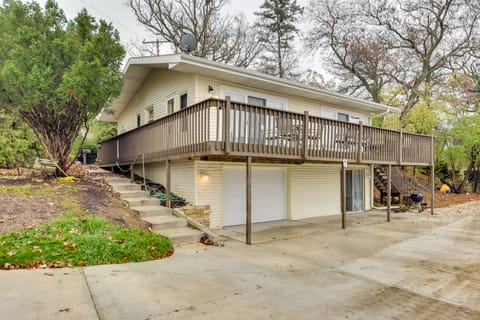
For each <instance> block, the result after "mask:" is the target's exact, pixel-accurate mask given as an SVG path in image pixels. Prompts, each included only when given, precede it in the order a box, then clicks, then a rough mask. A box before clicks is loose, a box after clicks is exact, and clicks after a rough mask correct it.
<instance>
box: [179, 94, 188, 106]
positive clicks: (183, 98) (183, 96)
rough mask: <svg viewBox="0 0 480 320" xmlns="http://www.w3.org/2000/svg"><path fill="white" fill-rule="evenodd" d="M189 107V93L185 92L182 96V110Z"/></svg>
mask: <svg viewBox="0 0 480 320" xmlns="http://www.w3.org/2000/svg"><path fill="white" fill-rule="evenodd" d="M186 107H187V94H186V93H184V94H182V95H181V96H180V110H183V109H185V108H186Z"/></svg>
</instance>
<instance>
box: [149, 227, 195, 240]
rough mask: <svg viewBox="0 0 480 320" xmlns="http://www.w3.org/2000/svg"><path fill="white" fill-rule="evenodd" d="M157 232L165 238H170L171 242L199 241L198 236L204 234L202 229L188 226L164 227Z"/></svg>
mask: <svg viewBox="0 0 480 320" xmlns="http://www.w3.org/2000/svg"><path fill="white" fill-rule="evenodd" d="M157 232H158V233H160V234H161V235H163V236H165V237H167V238H170V241H171V242H172V244H183V243H195V242H199V241H200V238H201V237H203V235H204V233H203V232H202V231H199V230H196V229H192V228H188V227H184V228H173V229H165V230H161V231H157Z"/></svg>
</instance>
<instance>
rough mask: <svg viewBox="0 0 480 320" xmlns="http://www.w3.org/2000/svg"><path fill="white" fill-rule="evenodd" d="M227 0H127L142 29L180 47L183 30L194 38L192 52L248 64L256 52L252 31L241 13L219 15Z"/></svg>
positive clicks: (219, 59) (229, 62) (177, 47)
mask: <svg viewBox="0 0 480 320" xmlns="http://www.w3.org/2000/svg"><path fill="white" fill-rule="evenodd" d="M226 3H227V0H128V1H127V5H128V6H129V7H130V8H131V9H132V10H133V12H134V14H135V16H136V18H137V20H138V21H139V22H140V23H141V24H143V25H144V26H145V28H146V29H148V30H149V31H151V32H153V33H154V34H156V35H158V36H159V37H161V39H162V40H165V41H168V42H170V43H172V44H173V45H174V47H175V49H176V50H177V52H180V51H181V45H180V38H181V36H182V34H183V33H186V32H187V33H190V34H192V35H193V36H194V37H195V39H196V41H197V48H196V50H195V51H194V52H193V54H194V55H196V56H199V57H206V58H209V59H211V60H213V61H218V62H223V63H227V64H233V65H235V66H240V67H248V66H249V65H250V64H251V63H252V61H253V60H254V59H255V58H256V57H257V56H258V54H259V52H260V46H259V43H258V41H257V35H256V32H255V30H254V29H253V28H251V26H250V25H249V24H248V22H246V19H245V18H244V17H242V16H228V15H221V14H220V10H221V9H222V8H223V7H224V5H225V4H226Z"/></svg>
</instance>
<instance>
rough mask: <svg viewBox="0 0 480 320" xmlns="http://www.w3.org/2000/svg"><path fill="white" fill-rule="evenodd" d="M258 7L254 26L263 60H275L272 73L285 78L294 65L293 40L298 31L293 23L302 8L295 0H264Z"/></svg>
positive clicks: (298, 16) (300, 13) (301, 12)
mask: <svg viewBox="0 0 480 320" xmlns="http://www.w3.org/2000/svg"><path fill="white" fill-rule="evenodd" d="M260 9H261V10H260V11H259V12H255V15H256V16H258V17H259V20H258V22H257V23H256V24H255V26H256V27H257V28H259V32H260V41H261V43H262V45H263V47H264V51H265V53H264V58H263V60H264V61H265V60H266V61H270V62H271V61H272V60H273V61H275V65H276V68H275V69H276V70H275V72H274V74H275V75H278V76H279V77H280V78H285V77H286V76H288V74H287V73H288V72H289V71H291V69H292V68H293V65H294V61H295V59H294V55H293V42H294V40H295V36H296V35H297V33H298V28H297V27H296V26H295V23H296V22H297V21H298V19H299V18H300V16H301V15H302V14H303V8H302V7H301V6H299V5H297V1H296V0H293V1H292V0H265V1H264V2H263V4H262V5H261V6H260ZM262 64H263V65H265V63H262ZM268 65H269V66H270V65H271V63H269V64H268ZM268 70H271V68H268ZM268 70H264V71H267V72H269V71H268ZM269 73H271V71H270V72H269Z"/></svg>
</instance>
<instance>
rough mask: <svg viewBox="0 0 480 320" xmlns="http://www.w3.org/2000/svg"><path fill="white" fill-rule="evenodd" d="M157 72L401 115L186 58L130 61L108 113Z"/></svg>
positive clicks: (108, 116)
mask: <svg viewBox="0 0 480 320" xmlns="http://www.w3.org/2000/svg"><path fill="white" fill-rule="evenodd" d="M154 69H168V70H174V71H179V72H185V73H192V74H199V75H203V76H206V77H211V78H215V79H219V80H224V81H228V82H232V83H235V84H239V85H245V86H249V87H254V88H258V89H263V90H266V91H273V92H278V93H281V94H282V95H291V96H298V97H303V98H308V99H312V100H317V101H319V102H323V103H328V104H333V105H339V106H345V107H349V108H353V109H358V110H362V111H367V112H372V113H378V112H385V111H390V112H394V113H399V112H400V109H398V108H394V107H388V106H385V105H382V104H379V103H375V102H370V101H367V100H363V99H359V98H354V97H350V96H348V95H344V94H339V93H336V92H332V91H328V90H324V89H318V88H314V87H310V86H306V85H303V84H301V83H298V82H294V81H290V80H285V79H281V78H278V77H275V76H271V75H267V74H264V73H260V72H256V71H252V70H248V69H243V68H239V67H234V66H230V65H226V64H223V63H218V62H213V61H209V60H207V59H204V58H199V57H194V56H190V55H186V54H171V55H162V56H154V57H140V58H131V59H130V60H129V61H128V63H127V65H126V66H125V70H124V76H123V80H124V83H123V88H122V92H121V94H120V95H119V96H118V97H116V98H114V99H113V100H112V102H111V103H110V104H109V105H108V107H107V110H111V111H113V112H114V113H115V114H119V113H120V112H121V111H122V110H123V109H124V108H125V107H126V106H127V105H128V103H129V102H130V100H131V99H132V98H133V96H134V95H135V93H136V92H137V91H138V90H139V88H140V87H141V85H142V84H143V82H144V81H145V79H146V78H147V77H148V75H149V74H150V72H151V71H152V70H154ZM99 119H100V120H103V121H115V116H114V114H112V113H111V112H107V111H102V113H101V114H100V116H99Z"/></svg>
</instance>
